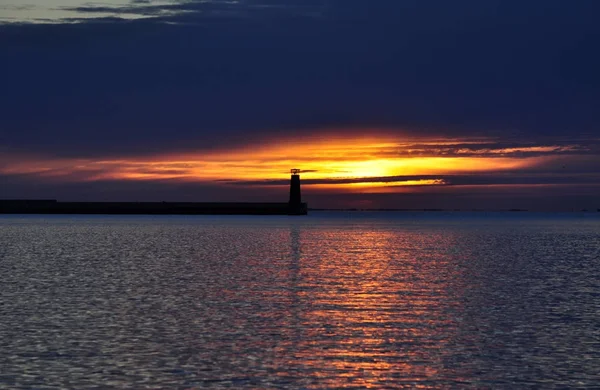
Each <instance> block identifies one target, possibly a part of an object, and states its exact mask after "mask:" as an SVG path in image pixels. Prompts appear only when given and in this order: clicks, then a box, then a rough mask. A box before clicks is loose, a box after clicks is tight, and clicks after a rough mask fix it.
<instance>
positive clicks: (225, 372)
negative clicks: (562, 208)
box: [0, 212, 600, 389]
mask: <svg viewBox="0 0 600 390" xmlns="http://www.w3.org/2000/svg"><path fill="white" fill-rule="evenodd" d="M0 273H1V275H2V279H1V284H0V367H1V370H0V387H2V388H14V389H25V388H36V389H38V388H39V389H41V388H58V387H66V388H80V389H81V388H124V387H130V388H144V387H151V388H209V387H212V388H308V389H313V388H315V389H317V388H402V387H406V388H417V387H421V388H456V387H463V388H464V387H472V388H507V389H509V388H540V387H545V388H552V387H557V388H564V387H571V388H576V387H581V388H585V387H591V386H595V385H597V384H598V383H600V376H599V374H598V373H600V325H599V324H600V218H599V216H598V214H596V213H589V214H576V213H573V214H534V213H488V214H485V213H475V214H468V213H392V214H389V213H387V214H385V213H326V212H320V213H318V212H313V213H312V214H311V215H310V216H308V217H244V216H231V217H217V216H215V217H212V216H189V217H186V216H184V217H181V216H179V217H156V216H152V217H139V216H138V217H136V216H129V217H128V216H119V217H110V216H68V217H66V216H46V217H45V216H26V217H25V216H23V217H20V216H1V217H0Z"/></svg>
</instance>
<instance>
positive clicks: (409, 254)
mask: <svg viewBox="0 0 600 390" xmlns="http://www.w3.org/2000/svg"><path fill="white" fill-rule="evenodd" d="M303 240H306V241H309V242H312V243H313V245H311V246H310V247H303V245H302V242H303ZM452 240H453V237H451V236H442V235H439V236H425V237H424V236H422V235H421V234H418V233H415V232H413V233H411V232H407V233H406V234H398V232H397V231H396V232H393V231H388V230H384V229H378V228H374V229H369V230H364V229H357V230H356V231H353V232H352V234H348V231H347V230H346V231H342V230H339V231H337V230H335V229H332V230H320V229H319V230H311V231H310V232H308V231H302V230H300V229H295V228H292V231H291V248H292V253H291V258H292V263H291V264H292V268H293V270H294V272H292V274H293V275H294V277H293V278H292V280H293V281H294V284H295V286H293V289H292V290H293V291H294V292H295V293H294V295H295V296H294V298H293V299H295V300H296V301H297V302H301V304H300V305H299V306H300V307H303V308H304V310H303V311H302V312H300V313H293V314H291V313H290V317H289V318H292V319H293V321H295V322H298V323H295V324H293V325H292V326H291V327H292V328H295V329H298V328H301V329H302V330H303V333H302V334H301V335H300V336H298V335H296V343H294V345H293V346H292V347H291V350H293V351H295V352H294V353H293V356H281V358H282V359H287V360H289V361H288V362H287V363H286V364H289V365H291V366H294V365H297V364H300V365H301V366H302V367H299V368H298V369H299V370H300V369H301V370H302V371H304V372H310V373H312V375H313V376H314V377H315V378H318V383H319V384H320V385H321V386H326V387H327V388H345V387H352V388H382V387H385V386H392V385H393V386H398V385H400V384H403V385H405V386H409V387H411V388H419V387H421V385H423V387H427V386H426V384H427V380H429V379H432V380H433V379H438V380H439V378H440V377H441V376H443V373H442V372H440V371H439V368H440V366H441V365H440V363H439V362H434V361H432V360H431V358H432V357H434V356H436V355H437V354H438V353H439V352H440V351H443V350H444V348H446V345H447V344H448V343H449V342H450V341H451V340H450V338H451V334H452V333H453V326H454V323H453V321H452V320H451V319H449V318H447V316H446V315H445V314H444V313H445V312H446V311H447V309H448V306H449V305H450V306H452V305H455V304H457V303H456V302H454V301H453V299H452V297H450V296H448V289H449V288H450V287H449V283H451V280H452V278H449V277H448V275H449V274H450V273H452V272H453V271H452V270H449V269H447V268H446V267H447V266H448V264H447V259H445V256H446V254H445V253H444V252H443V251H438V249H437V248H439V247H440V246H438V244H441V247H443V248H448V247H451V246H452V245H453V242H452ZM314 244H317V245H314ZM341 248H343V249H341ZM416 248H420V250H421V251H425V252H428V253H427V256H428V261H426V262H422V261H421V260H422V259H420V258H419V257H422V254H423V252H420V253H421V255H417V252H415V249H416ZM342 250H343V253H342V252H341V251H342ZM299 362H301V363H299ZM330 373H331V374H330ZM334 373H335V374H334ZM310 383H311V382H310V381H307V388H311V386H310Z"/></svg>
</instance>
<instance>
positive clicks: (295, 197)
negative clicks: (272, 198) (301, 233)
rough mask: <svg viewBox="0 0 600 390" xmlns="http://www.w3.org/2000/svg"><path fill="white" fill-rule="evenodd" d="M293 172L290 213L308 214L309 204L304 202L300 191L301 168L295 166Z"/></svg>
mask: <svg viewBox="0 0 600 390" xmlns="http://www.w3.org/2000/svg"><path fill="white" fill-rule="evenodd" d="M291 172H292V177H291V178H290V202H289V213H290V215H306V213H307V211H308V210H307V206H306V203H302V196H301V192H300V169H296V168H294V169H292V170H291Z"/></svg>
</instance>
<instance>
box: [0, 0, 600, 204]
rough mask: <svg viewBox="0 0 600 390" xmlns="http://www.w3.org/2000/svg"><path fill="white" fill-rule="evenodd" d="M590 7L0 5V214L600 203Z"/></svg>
mask: <svg viewBox="0 0 600 390" xmlns="http://www.w3.org/2000/svg"><path fill="white" fill-rule="evenodd" d="M599 12H600V2H598V1H597V0H577V1H573V0H560V1H559V0H544V1H541V0H535V1H534V0H518V1H517V0H514V1H513V0H486V1H481V0H455V1H447V0H280V1H277V0H239V1H233V0H229V1H218V0H202V1H201V0H173V1H168V0H164V1H163V0H161V1H153V0H134V1H130V0H105V1H98V2H86V1H81V0H27V1H22V0H18V1H17V0H0V52H1V53H2V59H1V61H0V74H2V84H1V87H2V89H1V90H2V93H1V94H0V199H2V198H4V199H7V198H8V199H11V198H52V199H58V200H65V201H67V200H68V201H114V200H124V201H286V200H287V196H288V191H289V189H288V182H289V170H290V169H291V168H299V169H302V173H301V177H302V183H303V189H302V190H303V200H304V201H306V202H308V203H309V206H310V207H316V208H355V207H356V208H419V209H420V208H447V209H511V208H523V209H532V210H581V209H593V210H595V209H598V208H600V172H599V168H598V167H600V113H599V110H598V107H600V72H598V69H600V52H599V51H598V50H597V48H598V47H600V25H599V24H598V23H597V15H598V14H599Z"/></svg>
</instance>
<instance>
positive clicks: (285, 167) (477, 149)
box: [0, 137, 577, 192]
mask: <svg viewBox="0 0 600 390" xmlns="http://www.w3.org/2000/svg"><path fill="white" fill-rule="evenodd" d="M471 144H473V147H472V148H471V147H469V145H471ZM482 144H483V145H485V148H484V149H482V148H481V145H482ZM465 145H467V146H465ZM494 145H495V143H494V141H493V140H488V141H486V140H474V141H473V140H457V139H440V140H418V139H409V140H401V141H399V140H397V139H393V138H392V137H362V138H352V139H347V138H343V137H328V138H320V139H316V138H312V139H304V140H299V139H287V140H282V141H279V142H273V143H270V144H262V145H248V146H247V147H242V148H237V149H234V150H226V151H213V152H202V153H197V154H195V153H186V154H176V153H171V154H165V155H157V156H153V157H135V156H132V157H122V158H117V159H53V158H39V157H25V158H24V157H23V156H7V155H4V158H1V156H0V162H2V165H0V173H3V174H30V175H38V176H42V177H62V178H63V179H64V180H78V181H92V180H176V181H188V182H189V181H198V182H214V183H222V184H223V183H226V182H227V181H234V182H235V181H253V180H254V181H256V180H270V179H273V180H277V179H285V178H287V177H288V175H289V169H290V168H301V169H303V170H305V171H309V172H310V173H306V174H305V175H304V177H308V178H311V179H332V178H351V179H356V178H358V179H360V178H374V177H376V178H385V177H391V176H418V175H427V176H435V175H452V174H468V173H485V172H501V171H512V170H519V169H523V168H528V167H532V166H536V165H539V164H542V163H544V161H546V160H547V159H548V158H549V156H550V157H551V156H552V154H553V153H559V152H560V153H565V152H569V151H573V150H576V149H577V147H576V146H562V147H560V146H554V145H535V146H531V145H525V146H523V147H518V146H514V147H496V148H494ZM465 147H466V148H467V149H468V152H465ZM448 150H451V151H452V152H451V153H449V152H448ZM415 151H418V153H415ZM524 152H535V153H536V154H534V155H532V156H523V155H522V153H524ZM443 184H445V183H444V181H443V180H441V179H435V178H428V179H424V180H416V179H415V180H405V181H395V182H393V183H392V182H386V181H385V180H381V181H373V180H371V181H368V180H365V182H360V181H358V182H352V183H332V184H323V183H321V184H318V183H315V184H312V185H313V186H314V188H327V189H331V188H337V189H341V190H346V191H355V190H359V191H363V192H364V191H369V190H377V191H380V190H382V189H386V190H390V189H392V190H393V189H394V188H399V187H409V186H410V187H419V186H435V185H443ZM308 185H310V184H308Z"/></svg>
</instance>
